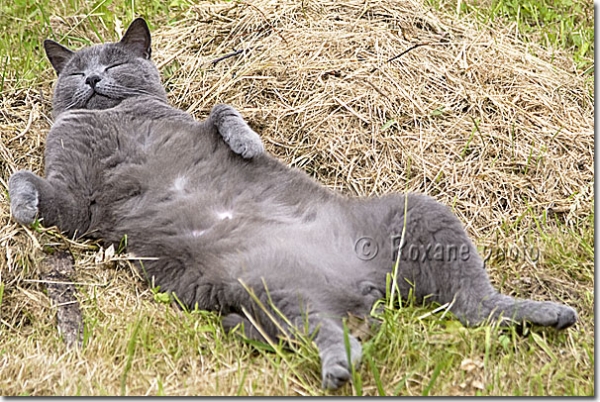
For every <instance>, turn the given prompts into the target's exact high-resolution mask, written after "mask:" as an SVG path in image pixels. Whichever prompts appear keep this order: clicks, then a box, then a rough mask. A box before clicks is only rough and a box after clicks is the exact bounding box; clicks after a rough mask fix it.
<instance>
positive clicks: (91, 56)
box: [70, 43, 129, 69]
mask: <svg viewBox="0 0 600 402" xmlns="http://www.w3.org/2000/svg"><path fill="white" fill-rule="evenodd" d="M128 58H129V56H128V54H127V52H126V51H125V49H123V48H122V47H121V46H118V45H117V44H114V43H106V44H102V45H95V46H90V47H87V48H84V49H81V50H79V51H78V52H76V53H75V55H74V57H73V59H72V60H71V63H70V64H71V65H72V67H74V68H76V69H83V68H86V67H89V66H90V65H92V66H94V65H102V66H106V65H109V64H111V63H114V62H115V61H119V60H124V59H128Z"/></svg>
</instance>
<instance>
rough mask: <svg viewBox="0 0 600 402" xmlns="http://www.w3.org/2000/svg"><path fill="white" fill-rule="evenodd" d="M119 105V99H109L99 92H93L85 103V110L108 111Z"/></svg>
mask: <svg viewBox="0 0 600 402" xmlns="http://www.w3.org/2000/svg"><path fill="white" fill-rule="evenodd" d="M119 103H121V100H120V99H114V98H109V97H108V96H106V95H102V94H101V93H99V92H94V93H93V94H92V96H90V98H89V99H88V100H87V102H86V103H85V108H86V109H94V110H97V109H110V108H112V107H115V106H117V105H118V104H119Z"/></svg>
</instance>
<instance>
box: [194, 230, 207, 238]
mask: <svg viewBox="0 0 600 402" xmlns="http://www.w3.org/2000/svg"><path fill="white" fill-rule="evenodd" d="M204 233H206V230H192V236H193V237H200V236H202V235H203V234H204Z"/></svg>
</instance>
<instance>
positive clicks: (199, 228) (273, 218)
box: [9, 19, 577, 388]
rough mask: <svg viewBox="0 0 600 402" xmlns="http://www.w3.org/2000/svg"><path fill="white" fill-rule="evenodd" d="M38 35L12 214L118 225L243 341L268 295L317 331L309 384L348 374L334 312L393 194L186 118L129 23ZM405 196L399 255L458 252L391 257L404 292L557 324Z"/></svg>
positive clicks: (270, 327)
mask: <svg viewBox="0 0 600 402" xmlns="http://www.w3.org/2000/svg"><path fill="white" fill-rule="evenodd" d="M129 35H131V36H129ZM45 47H46V51H47V52H48V56H49V58H50V60H51V62H52V64H53V65H54V67H55V68H56V70H57V72H58V74H59V75H58V82H57V84H56V88H55V92H54V116H55V123H54V125H53V127H52V129H51V130H50V133H49V134H48V138H47V141H46V155H45V157H46V159H45V161H46V171H45V178H41V177H38V176H36V175H34V174H33V173H31V172H27V171H20V172H17V173H15V174H14V175H13V176H12V177H11V178H10V181H9V193H10V197H11V211H12V214H13V216H14V218H15V219H16V220H17V221H19V222H21V223H23V224H30V223H31V222H32V221H33V217H34V216H35V214H36V212H37V214H38V217H39V218H40V219H41V220H42V222H43V224H44V225H46V226H51V225H56V226H58V227H59V228H60V229H61V230H62V231H64V232H66V233H67V234H68V235H70V236H87V237H93V238H101V239H103V240H104V241H105V242H106V243H118V242H119V241H120V240H121V238H122V237H123V236H124V235H127V236H128V251H129V252H131V253H132V254H134V255H136V256H139V257H155V258H156V259H155V260H145V261H144V262H143V269H141V270H142V272H143V273H144V274H145V275H147V278H148V279H151V278H153V279H154V282H155V283H156V284H158V285H160V287H161V290H163V291H171V292H174V293H176V295H177V297H178V298H179V299H180V300H181V301H182V302H183V303H185V304H186V305H187V306H191V307H193V306H195V305H197V306H198V307H199V308H201V309H206V310H214V311H218V312H220V313H221V314H222V315H223V317H224V318H223V325H224V327H225V328H227V329H229V328H232V327H234V326H236V325H238V324H244V326H245V330H246V333H247V334H248V336H250V337H253V338H257V339H263V334H264V335H265V336H268V337H276V336H278V335H279V330H278V328H277V326H276V325H275V324H274V323H273V322H272V321H271V319H270V318H269V317H268V314H267V312H268V313H270V314H271V315H273V316H275V317H277V314H276V313H275V312H274V311H273V308H272V307H270V304H269V302H270V301H271V302H272V305H274V306H275V307H276V308H277V309H279V310H280V311H281V312H282V313H283V314H284V315H285V316H286V317H288V318H289V320H290V321H289V322H290V323H292V327H289V326H288V323H287V322H283V321H282V322H280V323H279V325H281V326H282V328H284V329H286V331H290V332H293V331H295V330H303V331H307V332H309V333H313V332H315V331H316V336H315V338H314V340H315V342H316V344H317V346H318V348H319V351H320V357H321V362H322V378H323V386H324V387H325V388H337V387H339V386H341V385H342V384H344V383H345V382H346V381H348V380H349V379H350V377H351V375H350V373H351V368H350V365H351V364H358V362H359V361H360V356H361V347H360V344H359V342H358V341H357V340H356V339H355V338H353V337H351V338H350V345H351V362H348V360H347V354H346V350H345V347H344V340H343V339H344V336H343V329H342V324H341V323H342V318H343V317H344V316H346V315H347V313H348V312H351V313H353V314H354V315H358V316H362V315H365V314H368V313H369V312H370V310H371V308H372V306H373V304H374V303H375V301H376V300H377V299H379V298H381V297H382V296H383V295H384V294H385V292H386V289H385V286H386V275H388V274H389V273H390V272H391V269H392V267H393V265H394V252H393V249H392V247H389V246H388V245H389V244H390V241H391V240H390V239H392V238H397V237H398V236H399V235H400V234H401V232H402V227H403V222H404V203H405V196H404V195H401V194H390V195H387V196H383V197H378V198H351V197H345V196H342V195H340V194H337V193H334V192H332V191H330V190H328V189H327V188H325V187H324V186H322V185H321V184H319V183H317V182H315V181H314V180H313V179H311V178H310V177H309V176H308V175H306V174H305V173H303V172H301V171H299V170H296V169H292V168H289V167H287V166H285V165H284V164H283V163H281V162H280V161H278V160H276V159H275V158H273V157H271V156H270V155H268V154H267V153H265V152H264V151H263V147H262V144H260V139H259V138H258V136H257V135H256V133H254V132H253V131H252V130H251V129H250V128H249V127H248V126H247V124H246V123H245V122H243V119H242V117H241V116H240V115H239V113H237V112H236V111H235V110H233V109H232V108H231V107H229V106H226V105H219V106H216V107H215V108H214V109H213V111H212V112H211V114H210V116H209V118H208V119H207V120H206V121H204V122H197V121H195V120H194V119H192V118H191V117H190V116H189V115H187V114H186V113H184V112H182V111H180V110H177V109H174V108H173V107H171V106H169V105H168V104H167V101H166V96H165V92H164V90H163V88H162V86H161V84H160V80H159V75H158V72H157V70H156V68H155V67H154V65H153V64H152V62H151V61H150V59H149V55H150V35H149V33H148V30H147V27H146V24H145V23H144V22H143V20H139V19H138V20H136V21H134V22H133V23H132V25H131V26H130V28H129V29H128V32H127V34H126V35H125V37H124V38H123V40H121V42H119V43H116V44H104V45H98V46H93V47H90V48H85V49H83V50H80V51H78V52H76V53H72V52H70V51H69V50H67V49H65V48H62V47H61V46H60V45H57V44H54V43H53V42H46V45H45ZM121 62H124V63H126V64H120V65H118V66H116V67H114V68H109V69H108V70H106V69H104V70H103V68H104V67H103V66H111V65H114V64H115V63H117V64H118V63H121ZM79 72H82V74H83V75H71V74H74V73H79ZM93 74H96V75H99V78H101V80H100V81H98V82H94V83H93V84H95V86H96V92H97V93H93V91H92V90H91V84H85V80H86V79H87V78H88V77H89V76H90V75H93ZM257 141H258V144H257ZM232 150H233V152H232ZM238 154H240V155H241V156H242V157H240V155H238ZM407 208H408V209H407V211H408V213H407V217H406V218H407V219H406V225H407V227H406V242H405V244H404V246H403V252H404V251H405V250H408V248H409V247H410V246H411V245H413V246H415V247H423V246H427V245H428V244H429V245H431V244H440V245H442V246H444V247H458V248H460V247H461V246H462V247H463V248H464V250H465V251H466V256H467V258H456V259H439V258H435V256H427V255H426V256H425V257H426V258H419V259H416V260H412V259H401V263H400V266H399V279H398V281H397V284H398V287H399V290H400V293H401V295H403V296H404V297H406V296H407V295H408V294H409V290H411V288H412V292H413V294H414V295H415V296H416V298H417V300H419V301H421V300H424V299H425V298H426V297H427V299H428V300H430V301H435V302H437V303H440V304H445V303H451V308H450V309H451V311H452V312H454V314H456V316H457V317H458V318H459V319H460V320H461V322H463V323H464V324H465V325H477V324H480V323H482V322H484V321H486V320H487V319H492V320H494V319H499V318H500V317H507V318H512V319H514V320H516V321H523V320H525V321H530V322H532V323H535V324H539V325H546V326H552V327H556V328H565V327H568V326H570V325H573V324H574V323H575V321H576V319H577V314H576V313H575V311H574V310H573V309H571V308H570V307H567V306H564V305H560V304H556V303H552V302H536V301H531V300H515V299H513V298H511V297H508V296H504V295H501V294H499V293H497V292H496V291H495V290H494V289H493V288H492V286H491V285H490V282H489V280H488V276H487V274H486V272H485V268H484V263H483V261H482V259H481V258H480V257H479V255H478V254H477V250H476V248H475V246H474V245H473V243H472V242H471V240H470V239H469V238H468V237H467V235H466V233H465V230H464V229H463V226H462V225H461V223H460V222H459V221H458V219H457V218H456V217H455V216H454V215H453V214H452V213H451V211H450V210H449V209H448V208H447V207H445V206H443V205H441V204H439V203H437V202H436V201H434V200H433V199H431V198H429V197H426V196H423V195H418V194H409V195H408V204H407ZM364 236H369V237H370V238H371V239H372V240H373V241H374V242H376V243H377V244H378V245H380V247H379V250H378V253H377V254H376V255H372V256H370V257H369V258H359V256H357V253H356V249H355V244H356V241H357V240H358V239H360V238H361V237H364ZM246 287H247V288H249V289H251V290H252V292H254V293H255V295H256V297H257V298H258V299H259V300H260V301H261V303H262V304H263V305H265V306H267V312H265V311H263V310H262V309H261V308H260V306H258V305H257V303H256V302H255V300H254V299H253V298H252V297H251V296H250V295H249V294H248V292H247V291H246ZM244 310H246V311H249V312H250V313H251V314H252V317H253V320H255V322H257V323H258V324H257V325H259V326H260V330H259V328H258V327H255V326H253V325H252V324H250V321H248V319H247V318H246V316H245V314H244Z"/></svg>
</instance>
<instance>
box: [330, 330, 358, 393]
mask: <svg viewBox="0 0 600 402" xmlns="http://www.w3.org/2000/svg"><path fill="white" fill-rule="evenodd" d="M361 357H362V347H361V346H360V343H359V342H358V341H357V340H356V339H355V338H353V337H350V360H351V361H350V362H348V354H347V353H346V348H345V347H344V345H334V346H332V347H330V348H328V349H326V350H325V351H323V352H322V353H321V376H322V380H323V382H322V387H323V388H324V389H332V390H333V389H338V388H339V387H341V386H342V385H344V384H345V383H347V382H348V381H350V380H351V379H352V368H351V365H353V366H354V367H355V368H358V366H359V365H360V359H361Z"/></svg>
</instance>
